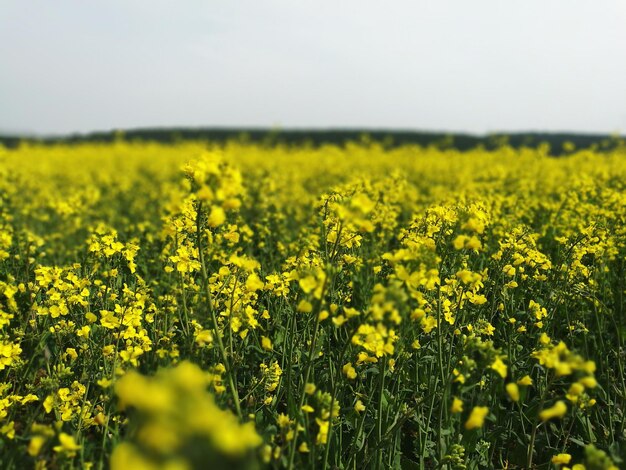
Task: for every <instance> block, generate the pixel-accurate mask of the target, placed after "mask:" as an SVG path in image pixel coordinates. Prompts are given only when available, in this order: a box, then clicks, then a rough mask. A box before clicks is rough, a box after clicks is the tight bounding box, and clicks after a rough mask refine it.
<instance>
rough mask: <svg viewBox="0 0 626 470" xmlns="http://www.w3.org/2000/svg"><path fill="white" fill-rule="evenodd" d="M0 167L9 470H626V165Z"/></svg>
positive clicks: (204, 161) (487, 158)
mask: <svg viewBox="0 0 626 470" xmlns="http://www.w3.org/2000/svg"><path fill="white" fill-rule="evenodd" d="M569 150H570V151H569V153H568V155H566V156H563V157H560V158H554V157H550V156H549V155H548V149H547V148H546V147H540V148H538V149H512V148H510V147H506V146H503V147H501V148H499V149H497V150H493V151H486V150H481V149H476V150H472V151H467V152H458V151H455V150H441V149H436V148H420V147H416V146H404V147H399V148H395V149H389V148H384V147H382V146H381V145H379V144H377V143H372V142H369V143H354V144H349V145H346V146H344V147H335V146H323V147H320V148H309V147H306V146H300V147H287V146H276V147H271V148H269V147H263V146H260V145H254V144H249V143H241V142H240V143H237V142H232V143H228V144H225V145H221V146H217V145H211V144H207V143H202V142H181V143H178V144H174V145H157V144H148V143H128V142H123V141H118V142H115V143H113V144H81V145H75V146H70V145H54V146H38V145H32V144H30V145H29V144H23V145H21V146H20V147H19V148H17V149H12V150H5V149H0V466H1V467H2V468H15V469H18V468H19V469H22V468H37V469H45V468H50V469H59V468H97V469H100V468H109V467H110V468H113V469H177V470H178V469H180V470H183V469H196V468H197V469H202V468H246V469H247V468H288V469H294V468H340V469H341V468H343V469H360V468H372V469H382V468H433V469H434V468H437V469H476V468H508V469H515V468H518V469H519V468H561V469H567V468H571V469H575V470H582V469H616V468H619V465H621V463H622V461H623V459H624V457H625V454H626V447H625V446H626V416H625V412H626V382H625V371H624V367H625V365H624V362H625V359H626V358H625V349H624V344H623V342H624V340H625V338H626V321H625V318H624V315H625V314H626V312H625V301H624V295H625V293H626V280H625V278H626V274H625V263H626V147H625V146H624V145H618V146H616V147H615V148H614V149H612V150H610V151H606V152H602V153H600V152H598V151H595V150H581V151H576V150H575V149H569Z"/></svg>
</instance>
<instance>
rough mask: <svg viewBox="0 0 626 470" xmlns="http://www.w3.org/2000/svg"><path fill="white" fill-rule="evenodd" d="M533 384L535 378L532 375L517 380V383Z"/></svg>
mask: <svg viewBox="0 0 626 470" xmlns="http://www.w3.org/2000/svg"><path fill="white" fill-rule="evenodd" d="M532 384H533V379H531V378H530V375H525V376H524V377H522V378H521V379H519V380H518V381H517V385H526V386H528V385H532Z"/></svg>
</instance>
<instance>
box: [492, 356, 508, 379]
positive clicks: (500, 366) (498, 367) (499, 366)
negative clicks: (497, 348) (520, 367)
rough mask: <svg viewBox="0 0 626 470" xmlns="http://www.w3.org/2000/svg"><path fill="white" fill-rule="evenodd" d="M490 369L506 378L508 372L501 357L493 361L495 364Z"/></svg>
mask: <svg viewBox="0 0 626 470" xmlns="http://www.w3.org/2000/svg"><path fill="white" fill-rule="evenodd" d="M490 367H491V368H492V369H493V370H495V371H496V372H497V373H498V374H499V375H500V377H502V378H503V379H504V378H505V377H506V372H507V367H506V364H505V363H504V362H502V359H500V358H499V357H498V358H496V360H495V361H493V364H491V366H490Z"/></svg>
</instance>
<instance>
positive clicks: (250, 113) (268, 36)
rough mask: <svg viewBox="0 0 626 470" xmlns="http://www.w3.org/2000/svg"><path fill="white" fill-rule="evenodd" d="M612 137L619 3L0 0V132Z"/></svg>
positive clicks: (624, 117) (623, 21)
mask: <svg viewBox="0 0 626 470" xmlns="http://www.w3.org/2000/svg"><path fill="white" fill-rule="evenodd" d="M148 126H194V127H196V126H246V127H266V126H270V127H279V128H309V127H313V128H331V127H339V128H370V129H409V130H411V129H415V130H443V131H451V132H453V131H464V132H472V133H485V132H495V131H528V130H538V131H574V132H601V133H611V132H620V133H626V1H624V0H471V1H468V0H432V1H422V0H389V1H382V0H377V1H373V0H315V1H312V0H311V1H304V0H239V1H238V0H224V1H218V0H204V1H200V0H179V1H175V0H169V1H166V0H146V1H139V0H106V1H105V0H102V1H95V0H93V1H86V0H74V1H70V0H39V1H36V0H0V132H11V131H20V132H34V133H39V134H59V133H69V132H88V131H94V130H109V129H114V128H136V127H148Z"/></svg>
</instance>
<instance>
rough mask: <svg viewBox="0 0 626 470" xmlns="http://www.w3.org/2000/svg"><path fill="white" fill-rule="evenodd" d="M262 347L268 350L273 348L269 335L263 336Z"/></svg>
mask: <svg viewBox="0 0 626 470" xmlns="http://www.w3.org/2000/svg"><path fill="white" fill-rule="evenodd" d="M261 347H262V348H263V349H265V350H266V351H271V350H272V340H271V339H269V338H268V337H267V336H261Z"/></svg>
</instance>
